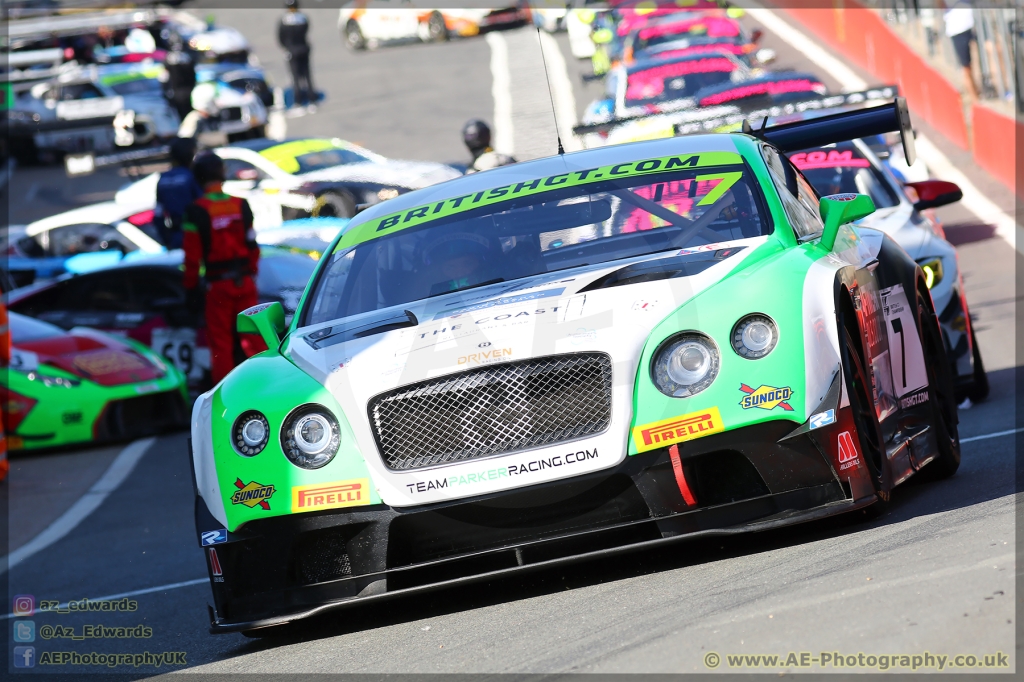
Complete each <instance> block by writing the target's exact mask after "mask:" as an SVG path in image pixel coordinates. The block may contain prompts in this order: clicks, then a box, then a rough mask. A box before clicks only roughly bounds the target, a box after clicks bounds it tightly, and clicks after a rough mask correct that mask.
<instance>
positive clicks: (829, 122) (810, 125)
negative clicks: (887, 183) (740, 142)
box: [743, 97, 917, 166]
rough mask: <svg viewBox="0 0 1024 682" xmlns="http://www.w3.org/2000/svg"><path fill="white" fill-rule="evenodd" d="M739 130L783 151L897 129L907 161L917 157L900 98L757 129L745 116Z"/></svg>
mask: <svg viewBox="0 0 1024 682" xmlns="http://www.w3.org/2000/svg"><path fill="white" fill-rule="evenodd" d="M743 132H745V133H748V134H750V135H753V136H755V137H758V138H760V139H762V140H764V141H765V142H770V143H771V144H772V145H774V146H775V147H777V148H778V149H779V151H781V152H783V153H789V152H795V151H798V150H800V149H808V148H810V147H822V146H825V145H829V144H835V143H837V142H845V141H847V140H853V139H857V138H860V137H870V136H872V135H883V134H885V133H891V132H899V134H900V142H902V143H903V154H904V156H905V157H906V160H907V164H908V165H911V166H912V165H914V161H915V160H916V159H917V149H916V147H915V145H914V130H913V128H912V127H911V124H910V110H909V109H907V100H906V99H905V98H903V97H896V98H894V99H893V101H892V102H889V103H888V104H883V105H881V106H875V107H867V108H864V109H855V110H853V111H843V112H840V113H837V114H827V115H825V116H819V117H816V118H809V119H807V120H804V121H794V122H793V123H783V124H780V125H774V126H771V127H762V128H760V129H754V128H752V127H751V125H750V121H749V119H748V120H745V121H744V122H743Z"/></svg>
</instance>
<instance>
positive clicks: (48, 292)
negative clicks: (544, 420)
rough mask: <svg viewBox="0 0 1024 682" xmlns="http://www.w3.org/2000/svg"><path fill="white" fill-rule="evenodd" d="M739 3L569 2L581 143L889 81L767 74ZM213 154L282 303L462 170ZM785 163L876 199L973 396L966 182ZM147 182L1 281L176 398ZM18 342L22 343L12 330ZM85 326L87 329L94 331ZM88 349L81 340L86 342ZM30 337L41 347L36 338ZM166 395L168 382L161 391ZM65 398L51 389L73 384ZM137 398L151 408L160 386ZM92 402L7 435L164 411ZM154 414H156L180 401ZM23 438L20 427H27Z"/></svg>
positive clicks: (831, 102) (33, 361) (169, 276)
mask: <svg viewBox="0 0 1024 682" xmlns="http://www.w3.org/2000/svg"><path fill="white" fill-rule="evenodd" d="M344 12H345V10H343V12H342V16H343V17H344V16H345V14H344ZM736 14H737V13H736V12H735V11H731V10H722V9H719V8H717V7H707V8H704V9H690V10H686V11H682V10H679V9H678V8H675V7H673V8H659V9H655V10H654V11H647V12H643V11H641V10H638V9H635V8H629V7H623V8H620V9H618V10H616V11H614V12H608V13H592V12H591V13H587V12H581V11H579V10H573V11H572V12H570V13H569V14H568V15H563V17H562V22H563V23H564V24H565V25H568V26H569V27H570V29H571V28H572V26H574V25H576V26H577V27H578V26H580V25H583V26H586V27H588V28H587V30H588V34H587V37H588V40H590V43H591V46H592V48H593V54H594V57H595V58H594V65H595V76H597V77H603V78H604V80H605V90H606V93H607V96H606V97H604V98H602V99H600V100H598V101H596V102H594V103H593V104H592V105H591V106H590V107H588V109H587V114H586V116H585V118H584V121H583V122H582V125H581V126H580V127H579V128H578V132H579V134H580V135H581V136H582V137H583V139H584V140H585V142H586V144H587V146H591V147H594V146H603V145H608V144H614V143H621V142H628V141H634V140H641V139H649V138H658V137H665V136H671V135H676V134H683V133H687V132H696V131H703V130H728V129H733V128H736V127H738V126H739V125H740V123H741V122H742V121H743V120H746V119H747V118H751V117H754V116H758V117H759V119H760V117H762V116H767V117H768V119H769V122H770V123H775V122H785V121H789V120H799V119H803V118H807V117H810V116H819V115H822V114H827V113H830V112H831V111H835V110H837V109H836V104H842V105H844V106H845V108H849V107H850V106H851V105H853V104H852V103H856V102H857V101H858V100H859V101H861V102H866V101H868V100H869V98H870V97H872V96H875V97H877V96H881V94H883V93H887V92H891V90H892V89H891V88H890V89H886V88H880V89H878V90H877V91H876V92H874V93H854V94H849V93H847V94H844V95H830V94H829V93H828V92H827V90H826V88H825V86H824V85H823V84H822V83H821V82H820V81H819V80H818V79H817V78H815V77H814V76H812V75H810V74H805V73H793V72H787V71H777V72H771V71H768V70H767V69H766V68H765V64H766V63H767V62H769V61H771V57H772V55H771V54H770V53H768V52H766V51H765V50H764V49H763V48H758V47H757V43H758V39H759V32H758V31H756V30H755V31H750V30H747V29H746V28H745V26H744V25H743V23H741V20H740V18H739V17H737V16H735V15H736ZM576 33H577V36H576V37H577V40H574V46H576V45H578V42H579V40H578V33H579V31H578V28H577V30H576ZM609 35H610V36H611V38H609ZM201 44H205V43H201ZM211 44H212V43H211ZM574 51H576V47H574ZM583 52H584V53H585V52H586V51H585V50H584V51H583ZM215 151H216V153H217V154H218V155H220V156H221V157H222V158H223V159H224V160H225V162H226V169H227V174H228V181H227V182H226V183H225V190H226V191H227V192H228V193H230V194H233V195H236V196H242V197H245V198H246V199H247V200H248V201H249V203H250V205H251V206H252V207H253V213H254V218H255V223H256V228H257V235H258V240H259V242H260V244H261V245H262V246H263V249H264V258H263V261H262V262H263V265H262V266H261V271H260V277H259V282H258V284H259V290H260V298H261V300H262V301H264V302H270V301H279V302H281V303H282V305H283V307H284V310H285V312H286V314H287V315H291V314H292V312H294V310H295V308H296V305H297V304H298V301H299V297H300V295H301V293H302V291H303V290H304V288H305V286H306V284H307V282H308V280H309V277H310V275H311V273H312V272H313V269H314V267H315V265H316V260H315V259H316V258H318V257H319V256H320V254H321V253H322V252H323V251H324V250H325V249H326V247H327V245H328V244H329V243H330V242H331V241H332V239H333V238H334V237H335V235H336V234H337V233H338V231H339V230H341V229H342V228H343V227H344V226H345V225H346V224H347V221H348V219H349V218H351V217H352V216H354V215H355V214H356V212H357V211H358V210H360V209H361V208H365V207H368V206H371V205H374V204H377V203H380V202H381V201H385V200H387V199H390V198H393V197H395V196H398V195H400V194H404V193H405V192H408V191H410V190H413V189H418V188H421V187H425V186H428V185H431V184H434V183H437V182H441V181H444V180H448V179H451V178H454V177H457V176H458V175H460V174H461V170H460V169H457V168H453V167H451V166H446V165H443V164H436V163H423V162H407V161H397V160H391V159H386V158H384V157H381V156H379V155H377V154H374V153H373V152H370V151H368V150H366V149H363V148H361V147H358V146H356V145H353V144H350V143H347V142H345V141H343V140H339V139H321V138H300V139H291V140H285V141H272V140H267V139H265V138H260V139H255V140H247V141H242V142H238V143H236V144H232V145H228V146H224V147H220V148H218V149H216V150H215ZM790 158H791V159H792V161H793V162H794V164H795V165H796V166H797V168H799V169H800V170H801V171H802V173H803V178H797V179H794V182H797V183H798V185H799V184H800V183H802V182H803V181H804V180H806V181H807V182H809V183H810V184H811V185H812V186H813V188H814V191H815V192H816V193H817V194H819V195H825V194H836V193H842V192H856V193H864V194H868V195H870V196H871V197H872V199H873V200H874V202H875V205H876V207H877V209H878V210H876V211H875V213H873V214H872V215H871V216H869V217H868V218H866V219H865V221H864V224H866V225H869V226H872V227H876V228H878V229H881V230H883V231H885V232H887V233H888V234H890V235H891V236H892V237H893V238H894V239H895V240H896V241H897V242H899V243H900V244H901V245H902V246H903V247H904V248H905V249H906V250H907V251H908V252H909V253H910V254H911V255H912V256H913V257H914V259H915V260H916V261H917V262H918V263H919V264H921V266H922V268H923V269H924V271H925V272H926V273H927V276H928V284H929V287H930V289H931V294H932V298H933V300H934V302H935V306H936V310H937V312H938V314H939V319H940V322H941V323H942V328H943V333H944V334H943V335H944V339H945V341H946V344H947V350H948V352H949V355H950V357H951V359H952V361H953V364H954V376H955V377H956V380H957V387H958V396H957V397H958V400H959V401H963V400H964V399H968V398H969V399H971V400H974V401H977V400H981V399H983V398H984V397H985V395H986V394H987V390H988V389H987V381H986V378H985V372H984V367H983V363H982V359H981V354H980V350H979V349H978V345H977V342H976V338H975V335H974V330H973V327H972V325H971V321H970V315H969V310H968V306H967V299H966V296H965V294H964V287H963V281H962V278H961V276H960V273H959V268H958V264H957V255H956V251H955V249H954V247H953V246H952V245H950V244H949V243H948V242H947V241H946V240H945V239H944V238H943V237H944V235H943V231H942V225H941V223H940V222H939V221H938V220H937V218H936V216H935V215H934V212H933V211H931V210H930V209H932V208H935V207H938V206H941V205H944V204H947V203H950V202H953V201H956V200H958V199H959V198H960V196H961V195H960V192H959V189H958V188H957V187H956V186H955V185H952V184H951V183H944V182H941V181H938V180H929V179H927V171H926V170H924V169H923V168H922V167H921V166H920V164H915V166H914V167H908V166H907V165H906V164H900V163H899V158H900V153H899V150H898V149H896V150H893V149H891V148H890V144H889V143H888V140H885V139H882V138H877V139H871V140H850V141H848V142H844V143H841V144H837V145H832V146H830V147H828V148H822V149H809V150H805V151H801V152H799V153H795V154H792V155H791V157H790ZM156 180H157V174H152V175H150V176H147V177H145V178H142V179H141V180H138V181H136V182H134V183H132V184H130V185H128V186H127V187H125V188H123V189H122V190H121V191H120V192H118V194H117V196H116V197H115V199H114V200H113V201H109V202H103V203H100V204H96V205H93V206H88V207H85V208H82V209H76V210H73V211H69V212H67V213H63V214H60V215H57V216H53V217H50V218H46V219H43V220H40V221H37V222H35V223H32V224H29V225H26V226H12V227H10V228H8V229H7V230H6V231H5V235H4V237H3V239H4V241H3V242H2V244H0V248H3V249H4V251H5V253H6V255H7V267H8V275H9V277H10V279H11V280H13V282H12V283H11V285H9V286H13V285H21V286H20V287H19V288H18V289H17V290H16V291H14V292H12V293H10V294H8V302H9V306H10V309H11V311H12V312H13V313H15V314H16V315H15V323H14V324H13V325H12V326H13V328H14V329H15V330H18V329H19V325H22V324H28V323H27V322H21V321H19V320H20V318H18V317H17V314H22V315H26V316H29V317H31V318H35V319H36V320H38V321H39V323H48V324H52V325H56V327H58V328H61V329H64V330H72V329H76V328H81V327H90V328H94V329H102V330H106V331H110V332H114V333H115V334H118V335H121V336H122V337H126V338H129V339H132V340H133V341H134V342H135V343H138V344H141V346H140V348H148V349H150V351H152V352H154V353H156V354H157V356H158V361H159V362H162V363H164V364H165V365H166V367H167V369H166V371H167V372H168V373H170V374H175V375H176V376H179V383H180V386H178V387H176V388H175V389H174V390H176V391H178V393H181V389H182V387H191V389H192V391H193V392H195V391H196V390H199V389H200V388H204V387H205V386H206V385H207V381H208V371H209V352H208V349H207V348H206V343H205V337H204V331H203V329H202V327H201V323H200V321H199V320H196V319H194V318H193V317H192V316H191V315H190V314H189V312H188V310H187V307H186V305H185V293H184V290H183V288H182V284H181V280H180V273H179V271H180V266H181V262H182V256H181V254H180V252H171V253H166V252H165V251H164V248H163V246H162V245H161V244H160V243H159V241H158V239H157V232H156V230H155V229H154V228H153V226H152V224H151V223H152V220H153V209H154V207H155V186H156ZM911 180H913V181H911ZM313 216H315V217H313ZM26 285H27V286H26ZM33 325H36V326H33V329H35V330H36V332H34V333H33V335H30V336H29V337H28V338H30V339H36V337H37V336H38V331H39V329H40V327H38V323H33ZM51 332H52V333H53V334H56V333H57V332H56V331H55V330H54V329H51ZM16 337H17V338H21V341H24V338H23V337H21V335H20V334H18V333H16ZM89 337H90V338H91V339H93V340H95V339H96V338H97V337H96V335H95V334H94V333H92V332H90V333H89ZM17 338H16V340H17ZM22 345H23V344H22ZM78 345H80V344H71V345H69V346H68V348H74V349H77V348H78ZM115 345H116V344H115ZM86 346H88V348H89V349H90V352H91V349H92V346H90V345H89V344H86ZM24 350H26V351H28V352H30V353H35V355H36V356H39V352H38V350H39V349H38V348H37V349H35V350H31V349H30V348H28V347H24ZM69 352H71V353H72V354H75V353H77V352H78V350H72V351H69ZM131 352H136V351H134V350H133V351H131ZM43 355H44V356H45V355H46V354H45V353H43ZM25 357H27V359H25V358H24V357H23V360H24V362H25V364H24V365H23V366H24V367H26V368H28V367H31V370H27V371H29V372H31V373H33V375H34V376H42V377H47V376H50V379H47V380H46V381H43V382H42V383H38V382H37V383H30V384H27V385H26V386H27V387H28V388H36V389H40V390H42V389H57V388H65V387H66V386H67V385H70V384H66V383H62V382H64V380H66V381H68V382H75V381H78V382H80V381H81V380H82V379H88V376H87V375H84V374H82V371H83V370H81V369H77V370H76V369H75V368H76V367H77V365H75V364H74V362H73V361H72V362H71V364H69V365H68V367H67V368H64V369H61V370H56V369H55V368H56V367H57V365H55V364H54V363H50V362H47V361H42V362H40V360H39V359H38V357H36V358H33V357H32V356H25ZM58 364H59V363H58ZM115 366H117V363H115ZM69 368H70V369H69ZM51 372H53V374H52V376H51V375H50V373H51ZM69 372H70V374H69ZM76 372H77V374H76ZM18 376H20V375H18ZM132 376H134V375H132V374H131V373H129V374H127V375H124V376H123V377H122V379H123V380H125V381H128V380H129V379H131V377H132ZM58 380H59V381H58ZM47 381H48V382H49V383H47ZM139 381H142V382H143V383H144V384H147V385H148V383H149V382H148V380H147V379H139ZM128 383H132V382H131V381H128ZM76 385H77V384H76ZM118 385H120V384H118ZM28 388H26V387H22V389H23V390H21V391H20V392H19V391H15V393H12V394H11V395H10V396H9V398H10V399H9V400H8V404H9V405H14V404H20V403H18V402H17V401H18V398H17V397H18V396H23V397H26V398H28V397H31V400H33V401H40V400H43V399H44V396H46V395H51V393H49V392H47V391H46V390H44V391H43V392H42V393H41V394H38V395H36V394H34V393H32V392H31V391H29V390H28ZM11 390H15V389H14V388H13V386H12V388H11ZM168 390H169V389H168ZM161 392H162V393H167V392H166V391H156V392H155V393H157V394H159V393H161ZM57 395H59V399H60V401H64V400H65V399H66V398H67V396H68V394H65V393H58V394H57ZM168 395H169V394H168ZM182 395H184V394H182ZM118 400H120V399H118ZM173 400H175V401H176V400H177V398H174V399H173ZM136 402H139V403H140V404H141V403H147V404H153V405H155V404H157V402H156V398H155V397H154V396H146V397H144V398H143V397H139V398H138V399H137V400H136ZM25 404H26V405H35V402H31V403H29V402H26V403H25ZM86 404H88V405H90V406H92V407H93V408H94V409H91V411H90V410H86V412H88V414H86V413H85V412H82V410H81V409H79V408H77V407H74V406H70V407H69V408H68V410H66V412H67V414H66V415H65V414H64V413H61V414H60V415H58V416H56V417H55V418H49V419H45V420H43V421H45V422H46V423H49V424H60V426H59V427H58V428H55V429H50V428H48V427H47V428H42V427H37V426H34V425H33V423H32V421H27V422H25V423H24V425H23V428H21V429H20V431H18V432H17V433H21V434H25V435H29V436H30V437H29V438H28V439H26V440H25V441H24V442H23V443H22V444H19V443H18V441H15V446H16V447H33V446H36V447H50V446H53V445H57V444H62V443H65V442H71V441H74V440H82V439H87V437H88V436H87V434H92V435H96V434H98V433H101V432H102V433H109V434H110V435H126V434H129V435H130V429H131V428H134V427H135V426H138V425H140V424H142V425H146V424H149V425H150V426H151V425H152V424H159V423H161V422H159V420H156V421H154V420H146V419H141V420H138V419H128V420H120V421H118V423H119V424H121V426H117V427H111V426H109V425H108V426H104V427H103V428H102V429H100V427H99V426H97V425H98V424H100V423H101V422H102V421H103V419H109V418H108V417H102V418H101V416H100V415H101V414H105V412H104V411H105V410H106V409H107V408H105V407H104V406H105V405H106V404H107V401H103V400H92V399H91V400H87V401H86ZM69 405H70V403H69ZM154 409H156V410H157V412H158V413H159V414H162V415H168V414H177V413H175V412H174V411H173V410H172V411H168V410H164V409H163V408H159V407H158V408H154ZM45 413H46V411H45V410H41V409H40V410H37V412H36V416H38V417H39V418H40V419H41V420H42V415H44V414H45ZM25 414H28V411H27V410H26V411H25ZM154 414H156V413H154ZM181 414H182V415H183V414H184V413H183V412H182V413H181ZM76 415H80V416H76ZM19 425H20V422H19ZM103 429H106V430H103ZM126 429H127V430H126ZM17 433H16V434H15V438H21V437H23V436H19V435H17ZM32 435H35V436H39V437H37V438H32V437H31V436H32Z"/></svg>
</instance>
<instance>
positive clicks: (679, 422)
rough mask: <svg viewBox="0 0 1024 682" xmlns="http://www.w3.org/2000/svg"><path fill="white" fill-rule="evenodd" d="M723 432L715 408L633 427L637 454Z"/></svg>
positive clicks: (720, 420)
mask: <svg viewBox="0 0 1024 682" xmlns="http://www.w3.org/2000/svg"><path fill="white" fill-rule="evenodd" d="M722 431H725V426H724V425H723V424H722V416H721V415H720V414H719V413H718V408H717V407H709V408H708V409H706V410H701V411H699V412H690V413H689V414H684V415H680V416H678V417H672V418H670V419H662V420H661V421H657V422H652V423H650V424H643V425H642V426H634V427H633V443H634V444H635V445H636V449H637V452H646V451H647V450H654V449H655V448H663V447H665V446H668V445H673V444H674V443H682V442H684V441H688V440H694V439H696V438H702V437H704V436H710V435H711V434H713V433H720V432H722Z"/></svg>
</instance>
